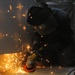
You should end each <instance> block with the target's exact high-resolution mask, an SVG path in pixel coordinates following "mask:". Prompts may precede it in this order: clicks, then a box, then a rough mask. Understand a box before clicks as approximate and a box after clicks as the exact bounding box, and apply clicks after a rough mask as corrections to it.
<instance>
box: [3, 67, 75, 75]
mask: <svg viewBox="0 0 75 75" xmlns="http://www.w3.org/2000/svg"><path fill="white" fill-rule="evenodd" d="M73 69H74V68H72V67H71V68H70V67H64V68H61V69H60V68H58V67H54V68H40V69H36V71H35V72H32V73H2V75H8V74H10V75H68V73H69V72H70V71H71V70H73ZM74 72H75V71H73V72H72V73H71V74H70V75H74Z"/></svg>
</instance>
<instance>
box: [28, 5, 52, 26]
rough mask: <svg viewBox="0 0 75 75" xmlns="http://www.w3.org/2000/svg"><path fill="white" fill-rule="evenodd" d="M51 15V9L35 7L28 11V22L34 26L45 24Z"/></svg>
mask: <svg viewBox="0 0 75 75" xmlns="http://www.w3.org/2000/svg"><path fill="white" fill-rule="evenodd" d="M50 13H51V10H50V9H49V8H46V9H45V8H43V7H37V6H33V7H31V8H30V9H29V10H28V14H27V22H28V23H29V24H30V25H32V26H38V25H41V24H43V23H44V22H45V21H46V20H47V19H48V18H49V15H50Z"/></svg>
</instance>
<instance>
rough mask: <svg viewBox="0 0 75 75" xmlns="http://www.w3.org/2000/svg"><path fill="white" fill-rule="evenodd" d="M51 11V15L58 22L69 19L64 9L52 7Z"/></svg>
mask: <svg viewBox="0 0 75 75" xmlns="http://www.w3.org/2000/svg"><path fill="white" fill-rule="evenodd" d="M52 11H53V16H54V17H55V19H57V20H58V21H59V22H63V21H70V17H69V15H68V14H67V12H65V11H64V10H62V9H59V8H52Z"/></svg>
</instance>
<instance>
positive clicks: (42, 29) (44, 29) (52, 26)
mask: <svg viewBox="0 0 75 75" xmlns="http://www.w3.org/2000/svg"><path fill="white" fill-rule="evenodd" d="M56 27H57V23H56V21H55V19H54V18H53V17H51V16H50V18H49V19H48V20H47V21H46V22H45V23H43V24H41V25H39V26H34V29H35V30H36V31H37V32H38V33H39V34H40V35H42V36H43V35H47V34H50V33H52V32H54V31H55V30H56Z"/></svg>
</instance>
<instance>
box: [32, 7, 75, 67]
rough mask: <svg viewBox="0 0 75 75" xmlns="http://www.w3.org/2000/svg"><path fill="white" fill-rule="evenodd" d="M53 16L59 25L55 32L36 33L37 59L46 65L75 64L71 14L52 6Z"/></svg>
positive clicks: (35, 50)
mask: <svg viewBox="0 0 75 75" xmlns="http://www.w3.org/2000/svg"><path fill="white" fill-rule="evenodd" d="M51 10H52V12H53V17H54V19H55V20H56V23H57V27H56V30H54V31H53V32H51V33H49V34H46V35H43V36H42V35H40V34H39V33H38V32H37V31H36V32H35V34H34V41H33V52H35V53H36V55H37V56H38V57H37V59H36V60H37V61H42V63H43V64H44V65H62V66H72V65H74V64H73V63H75V62H74V55H75V54H74V49H73V47H74V43H73V42H74V40H73V31H72V29H71V21H70V18H69V16H68V15H67V14H66V12H64V11H63V10H61V9H58V8H52V9H51Z"/></svg>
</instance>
